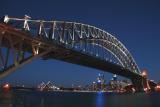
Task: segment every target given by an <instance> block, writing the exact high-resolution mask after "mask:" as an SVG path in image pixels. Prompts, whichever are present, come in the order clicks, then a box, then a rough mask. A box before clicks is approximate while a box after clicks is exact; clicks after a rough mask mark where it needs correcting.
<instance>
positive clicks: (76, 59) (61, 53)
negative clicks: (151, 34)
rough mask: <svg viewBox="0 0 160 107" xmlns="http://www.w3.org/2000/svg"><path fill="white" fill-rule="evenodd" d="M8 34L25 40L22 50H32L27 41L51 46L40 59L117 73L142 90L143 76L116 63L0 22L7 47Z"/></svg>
mask: <svg viewBox="0 0 160 107" xmlns="http://www.w3.org/2000/svg"><path fill="white" fill-rule="evenodd" d="M8 35H10V37H12V41H13V42H14V41H15V42H17V41H21V40H22V39H23V40H24V42H26V45H25V46H24V48H22V51H28V52H32V49H31V48H30V46H28V45H27V44H28V43H41V46H42V47H44V48H42V49H41V50H40V51H46V49H48V47H51V48H52V50H51V52H49V53H47V54H45V55H43V56H42V59H44V60H47V59H51V58H53V59H56V60H61V61H65V62H69V63H73V64H78V65H82V66H86V67H90V68H95V69H98V70H102V71H104V72H110V73H113V74H117V75H120V76H123V77H126V78H129V79H131V80H132V82H133V84H134V85H135V86H136V87H137V89H138V90H142V87H143V86H142V83H141V81H142V79H143V77H142V76H141V75H139V74H137V73H134V72H130V71H129V70H128V69H125V68H123V67H121V66H119V65H117V64H114V63H111V62H108V61H104V60H102V59H100V58H98V57H97V58H96V57H95V56H90V55H88V54H85V53H83V52H81V53H80V52H77V51H75V50H72V49H69V48H67V47H65V45H63V44H57V43H55V42H53V41H52V42H51V41H48V40H44V39H42V38H38V37H33V36H31V35H30V33H27V32H24V31H22V30H17V29H15V28H13V27H12V26H9V25H7V24H4V23H0V36H3V37H4V40H3V42H2V46H4V47H9V45H8V43H7V42H5V38H6V37H7V36H8ZM15 49H18V48H16V45H15ZM53 69H54V68H53ZM6 72H7V71H6ZM11 72H13V71H8V73H6V74H7V75H8V74H9V73H11ZM3 74H5V73H4V72H3V73H1V74H0V75H3ZM149 84H150V85H151V86H152V87H153V88H154V87H155V86H156V84H155V83H154V82H152V81H149Z"/></svg>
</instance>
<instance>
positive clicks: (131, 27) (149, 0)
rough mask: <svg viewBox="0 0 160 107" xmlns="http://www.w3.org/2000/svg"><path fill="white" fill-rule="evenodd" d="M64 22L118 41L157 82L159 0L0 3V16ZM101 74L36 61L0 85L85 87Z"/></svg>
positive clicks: (159, 65) (22, 0) (4, 0)
mask: <svg viewBox="0 0 160 107" xmlns="http://www.w3.org/2000/svg"><path fill="white" fill-rule="evenodd" d="M6 14H7V15H9V16H13V17H23V16H24V15H25V14H27V15H29V16H31V17H32V19H44V20H65V21H75V22H82V23H87V24H90V25H94V26H96V27H99V28H101V29H104V30H106V31H107V32H109V33H111V34H113V35H114V36H115V37H116V38H118V39H119V40H120V41H121V42H122V43H123V44H124V45H125V46H126V47H127V49H128V50H129V51H130V52H131V54H132V55H133V57H134V58H135V60H136V62H137V64H138V66H139V67H140V69H143V68H146V69H148V74H149V78H150V79H154V80H155V81H159V80H160V1H159V0H0V16H4V15H6ZM98 73H104V75H105V78H106V80H107V81H108V80H110V78H111V77H112V75H113V74H110V73H105V72H102V71H99V70H95V69H92V68H87V67H82V66H79V65H74V64H69V63H66V62H61V61H56V60H47V61H43V60H41V59H38V60H35V61H33V62H32V63H29V64H27V65H25V66H23V67H22V68H20V69H18V70H17V71H16V72H14V73H12V74H11V75H9V76H8V77H6V78H4V79H2V80H1V82H7V81H8V82H12V83H15V84H16V83H20V84H26V85H35V84H39V83H40V82H41V81H45V82H46V81H48V80H50V81H52V82H54V83H56V84H57V85H65V86H71V84H75V85H78V84H79V85H84V84H88V83H91V82H92V81H94V80H95V78H96V77H97V74H98Z"/></svg>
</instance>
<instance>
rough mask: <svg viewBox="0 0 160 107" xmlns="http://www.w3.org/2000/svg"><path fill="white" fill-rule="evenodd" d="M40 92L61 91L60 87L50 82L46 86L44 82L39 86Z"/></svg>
mask: <svg viewBox="0 0 160 107" xmlns="http://www.w3.org/2000/svg"><path fill="white" fill-rule="evenodd" d="M37 88H38V90H40V91H54V90H60V88H59V87H57V86H55V85H53V84H52V83H51V82H50V81H48V82H47V83H46V84H45V83H44V82H42V83H41V84H39V85H38V86H37Z"/></svg>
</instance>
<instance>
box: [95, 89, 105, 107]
mask: <svg viewBox="0 0 160 107" xmlns="http://www.w3.org/2000/svg"><path fill="white" fill-rule="evenodd" d="M104 94H105V93H103V92H97V96H96V107H104Z"/></svg>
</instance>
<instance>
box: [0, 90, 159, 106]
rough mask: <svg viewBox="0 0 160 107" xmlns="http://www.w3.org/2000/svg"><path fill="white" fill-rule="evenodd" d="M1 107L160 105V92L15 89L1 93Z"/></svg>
mask: <svg viewBox="0 0 160 107" xmlns="http://www.w3.org/2000/svg"><path fill="white" fill-rule="evenodd" d="M0 107H160V93H148V94H146V93H136V94H117V93H102V92H98V93H96V92H95V93H94V92H92V93H86V92H79V93H78V92H38V91H26V90H14V91H12V92H8V93H4V92H3V93H2V92H1V93H0Z"/></svg>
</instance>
